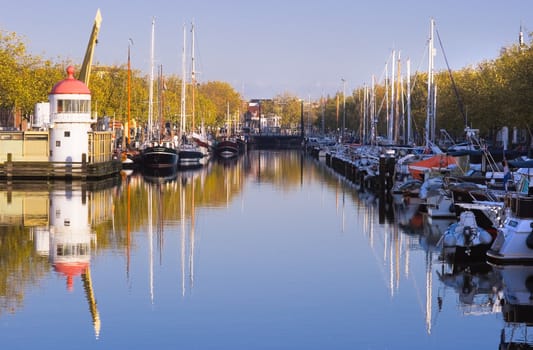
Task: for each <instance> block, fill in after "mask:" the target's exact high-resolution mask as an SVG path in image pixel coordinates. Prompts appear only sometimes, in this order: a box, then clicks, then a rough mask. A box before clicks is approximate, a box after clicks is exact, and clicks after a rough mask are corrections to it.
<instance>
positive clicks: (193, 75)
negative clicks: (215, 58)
mask: <svg viewBox="0 0 533 350" xmlns="http://www.w3.org/2000/svg"><path fill="white" fill-rule="evenodd" d="M195 75H196V71H195V67H194V22H193V23H192V25H191V84H192V95H191V96H192V117H191V122H192V127H191V128H192V131H193V132H194V130H195V124H194V121H195V107H196V106H195V103H194V93H195V91H194V90H196V76H195Z"/></svg>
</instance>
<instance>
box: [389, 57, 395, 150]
mask: <svg viewBox="0 0 533 350" xmlns="http://www.w3.org/2000/svg"><path fill="white" fill-rule="evenodd" d="M394 68H396V50H393V51H392V60H391V75H390V81H391V82H390V85H391V87H390V90H391V93H390V94H391V97H390V116H389V120H388V124H387V127H388V129H387V140H388V141H389V142H391V143H392V141H394V130H393V129H394V112H395V107H394V106H395V104H396V89H395V87H396V86H395V85H396V83H395V69H394Z"/></svg>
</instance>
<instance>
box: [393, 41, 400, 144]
mask: <svg viewBox="0 0 533 350" xmlns="http://www.w3.org/2000/svg"><path fill="white" fill-rule="evenodd" d="M400 56H401V51H398V60H397V66H398V67H397V69H396V76H397V78H396V94H395V101H394V110H395V112H394V114H395V118H394V119H393V121H394V123H393V125H394V132H393V134H394V143H396V144H398V141H399V137H400V95H401V88H402V73H401V58H400Z"/></svg>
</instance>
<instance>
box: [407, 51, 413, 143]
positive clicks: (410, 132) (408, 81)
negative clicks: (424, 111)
mask: <svg viewBox="0 0 533 350" xmlns="http://www.w3.org/2000/svg"><path fill="white" fill-rule="evenodd" d="M412 142H413V134H412V130H411V59H409V58H408V59H407V144H411V143H412Z"/></svg>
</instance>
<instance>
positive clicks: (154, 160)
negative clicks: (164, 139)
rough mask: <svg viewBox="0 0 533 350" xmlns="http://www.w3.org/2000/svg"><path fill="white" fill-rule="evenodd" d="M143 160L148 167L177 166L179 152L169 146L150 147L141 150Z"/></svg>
mask: <svg viewBox="0 0 533 350" xmlns="http://www.w3.org/2000/svg"><path fill="white" fill-rule="evenodd" d="M141 162H142V165H143V167H144V168H147V169H165V168H175V167H176V166H177V165H178V152H177V150H176V149H173V148H168V147H149V148H146V149H144V150H143V151H142V152H141Z"/></svg>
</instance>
